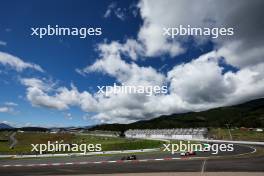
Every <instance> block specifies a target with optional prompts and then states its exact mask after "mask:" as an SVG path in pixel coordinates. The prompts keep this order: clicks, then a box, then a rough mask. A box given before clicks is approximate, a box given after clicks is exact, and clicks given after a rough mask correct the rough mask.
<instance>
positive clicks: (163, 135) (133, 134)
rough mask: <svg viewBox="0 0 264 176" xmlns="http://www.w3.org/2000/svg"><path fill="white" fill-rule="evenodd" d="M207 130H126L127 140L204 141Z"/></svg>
mask: <svg viewBox="0 0 264 176" xmlns="http://www.w3.org/2000/svg"><path fill="white" fill-rule="evenodd" d="M207 133H208V129H207V128H174V129H142V130H140V129H134V130H131V129H130V130H127V131H126V132H125V136H126V137H127V138H153V139H180V140H191V139H205V138H206V137H207Z"/></svg>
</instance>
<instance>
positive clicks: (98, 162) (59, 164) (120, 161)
mask: <svg viewBox="0 0 264 176" xmlns="http://www.w3.org/2000/svg"><path fill="white" fill-rule="evenodd" d="M195 158H201V157H195ZM180 159H190V158H189V157H182V158H156V159H139V160H113V161H93V162H89V161H82V162H65V163H42V164H13V165H12V164H5V165H0V167H2V168H3V167H45V166H67V165H85V164H108V163H139V162H149V161H169V160H180Z"/></svg>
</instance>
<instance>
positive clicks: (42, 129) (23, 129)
mask: <svg viewBox="0 0 264 176" xmlns="http://www.w3.org/2000/svg"><path fill="white" fill-rule="evenodd" d="M17 129H18V130H21V131H31V132H33V131H37V132H47V131H49V129H47V128H43V127H22V128H17Z"/></svg>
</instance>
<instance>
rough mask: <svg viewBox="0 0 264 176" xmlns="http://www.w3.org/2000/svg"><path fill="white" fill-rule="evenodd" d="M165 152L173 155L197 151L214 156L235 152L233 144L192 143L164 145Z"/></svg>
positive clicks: (181, 142)
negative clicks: (220, 153) (210, 153)
mask: <svg viewBox="0 0 264 176" xmlns="http://www.w3.org/2000/svg"><path fill="white" fill-rule="evenodd" d="M163 147H164V148H163V151H164V152H170V153H171V154H174V153H177V152H190V151H197V152H212V154H214V155H216V154H218V153H219V151H221V152H232V151H234V145H233V144H219V143H214V144H208V143H191V142H190V141H187V143H186V142H184V141H180V142H179V143H174V144H171V143H170V144H163Z"/></svg>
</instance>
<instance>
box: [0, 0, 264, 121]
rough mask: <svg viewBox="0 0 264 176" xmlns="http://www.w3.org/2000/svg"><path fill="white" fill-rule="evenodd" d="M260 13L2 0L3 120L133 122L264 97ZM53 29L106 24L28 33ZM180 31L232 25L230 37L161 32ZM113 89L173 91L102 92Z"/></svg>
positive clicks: (228, 6)
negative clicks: (87, 30) (95, 32)
mask: <svg viewBox="0 0 264 176" xmlns="http://www.w3.org/2000/svg"><path fill="white" fill-rule="evenodd" d="M153 1H155V2H153ZM263 9H264V1H262V0H240V1H237V0H222V1H219V0H203V1H197V0H162V1H161V0H160V1H158V0H151V1H150V0H140V1H112V2H111V1H103V0H96V1H95V0H94V1H93V0H92V1H84V0H78V1H75V0H66V1H64V0H63V1H62V0H57V1H51V0H46V1H40V0H24V1H18V0H17V1H14V0H8V1H7V0H4V1H1V6H0V95H1V96H0V122H5V123H9V124H11V125H15V126H24V125H29V126H86V125H93V124H98V123H129V122H134V121H137V120H144V119H150V118H153V117H157V116H159V115H163V114H172V113H182V112H187V111H201V110H206V109H210V108H213V107H219V106H226V105H232V104H238V103H241V102H245V101H248V100H252V99H257V98H262V97H263V96H264V28H263V27H264V20H263V19H264V14H263ZM47 25H60V26H63V27H78V28H81V27H100V28H102V35H100V36H89V37H87V38H85V39H81V38H78V37H76V36H50V37H44V38H42V39H40V38H37V37H35V36H31V35H30V34H31V30H30V28H31V27H45V26H47ZM179 25H184V26H187V25H191V26H194V27H209V28H214V27H219V28H221V27H225V28H234V35H233V36H221V37H218V38H216V39H213V38H212V37H210V36H181V37H180V36H178V37H175V38H174V39H171V38H169V37H168V36H164V35H162V34H163V28H170V27H178V26H179ZM114 83H118V84H122V83H123V84H127V85H144V86H156V85H158V86H164V85H166V86H168V90H169V92H168V93H167V94H159V95H153V96H145V95H142V94H140V95H139V94H111V95H110V96H108V97H105V96H104V95H102V94H100V93H97V91H98V88H97V86H106V85H107V86H112V85H113V84H114Z"/></svg>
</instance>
